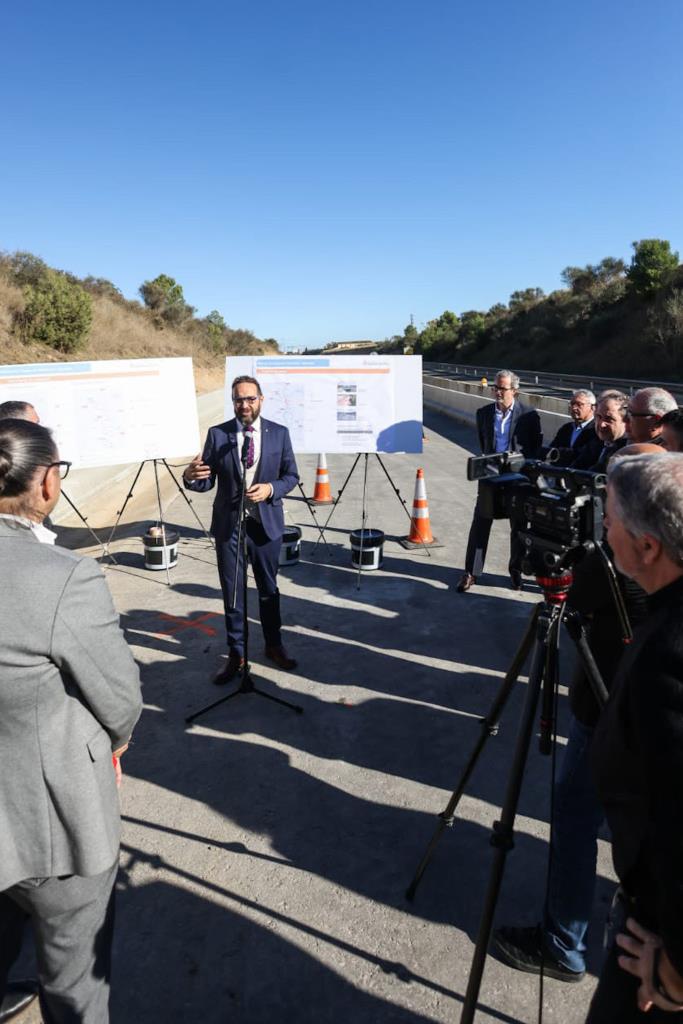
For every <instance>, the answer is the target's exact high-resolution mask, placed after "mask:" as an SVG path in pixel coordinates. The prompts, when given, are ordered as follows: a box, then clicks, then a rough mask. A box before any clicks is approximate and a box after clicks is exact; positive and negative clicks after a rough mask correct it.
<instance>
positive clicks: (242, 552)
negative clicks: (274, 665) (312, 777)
mask: <svg viewBox="0 0 683 1024" xmlns="http://www.w3.org/2000/svg"><path fill="white" fill-rule="evenodd" d="M247 448H248V442H247V443H245V444H244V446H243V450H242V486H241V489H240V510H239V519H238V526H237V548H236V550H235V577H234V579H235V585H234V588H233V592H232V599H231V602H230V610H231V611H232V610H234V608H235V607H236V606H237V580H238V576H239V573H240V566H241V570H242V630H243V633H244V663H243V665H242V669H241V677H240V685H239V686H238V687H237V689H236V690H233V691H232V693H228V694H226V695H225V697H219V698H218V700H214V701H212V702H211V704H207V705H206V707H203V708H200V709H199V711H193V712H192V714H191V715H187V717H186V718H185V721H186V722H194V720H195V719H196V718H199V716H200V715H203V714H205V713H206V712H207V711H211V709H212V708H217V707H218V705H219V704H225V702H226V701H229V700H232V699H233V697H238V696H239V695H240V694H242V693H256V694H258V696H259V697H265V698H266V700H272V701H273V702H274V703H275V704H282V705H284V707H286V708H289V709H290V711H296V712H297V714H300V715H301V714H303V710H304V709H303V708H302V707H300V706H299V705H298V704H293V703H292V702H291V701H288V700H283V699H282V697H276V696H275V695H274V694H272V693H266V691H265V690H260V689H259V688H258V686H255V685H254V679H253V677H252V674H251V667H250V665H249V616H248V614H247V564H248V548H247V516H246V505H245V493H246V487H247V472H246V469H247V467H246V459H247Z"/></svg>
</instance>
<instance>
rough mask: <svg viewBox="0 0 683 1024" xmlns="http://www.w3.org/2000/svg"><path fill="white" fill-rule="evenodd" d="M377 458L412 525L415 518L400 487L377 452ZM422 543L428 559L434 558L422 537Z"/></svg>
mask: <svg viewBox="0 0 683 1024" xmlns="http://www.w3.org/2000/svg"><path fill="white" fill-rule="evenodd" d="M375 458H376V459H377V461H378V462H379V464H380V466H381V467H382V469H383V470H384V475H385V476H386V478H387V480H388V481H389V484H390V485H391V487H393V490H394V494H395V495H396V497H397V498H398V500H399V501H400V502H401V504H402V505H403V508H404V510H405V514H406V515H407V516H408V519H409V520H410V521H411V523H412V521H413V517H412V516H411V514H410V512H409V511H408V506H407V505H406V502H405V499H404V498H403V497H402V496H401V492H400V491H399V489H398V487H397V486H396V484H395V483H394V481H393V480H392V479H391V477H390V476H389V470H388V469H387V467H386V466H385V465H384V463H383V462H382V460H381V459H380V457H379V455H378V454H377V453H376V452H375ZM420 542H421V543H422V547H423V549H424V550H425V551H426V552H427V557H428V558H431V557H432V553H431V551H430V550H429V548H428V547H427V545H426V544H425V542H424V541H423V540H422V537H420Z"/></svg>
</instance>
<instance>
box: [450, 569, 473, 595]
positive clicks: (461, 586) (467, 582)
mask: <svg viewBox="0 0 683 1024" xmlns="http://www.w3.org/2000/svg"><path fill="white" fill-rule="evenodd" d="M476 582H477V577H476V576H473V575H472V573H471V572H464V573H463V574H462V576H461V577H460V580H459V581H458V585H457V587H456V588H455V589H456V590H457V591H458V593H459V594H464V593H465V591H466V590H469V589H470V587H472V586H474V584H475V583H476Z"/></svg>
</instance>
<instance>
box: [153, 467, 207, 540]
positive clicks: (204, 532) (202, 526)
mask: <svg viewBox="0 0 683 1024" xmlns="http://www.w3.org/2000/svg"><path fill="white" fill-rule="evenodd" d="M161 462H162V463H163V465H164V466H165V467H166V469H167V470H168V472H169V473H170V474H171V479H172V480H173V483H174V484H175V485H176V487H177V488H178V491H179V492H180V496H181V497H182V498H183V499H184V500H185V503H186V504H187V505H188V507H189V509H190V511H191V512H192V515H193V516H194V517H195V519H196V520H197V522H198V523H199V525H200V526H201V528H202V532H203V534H204V536H205V537H206V539H207V540H208V541H210V543H211V546H212V547H215V546H216V545H215V544H214V541H213V537H212V536H211V534H210V533H209V531H208V530H207V528H206V527H205V526H204V523H203V522H202V521H201V519H200V518H199V516H198V515H197V510H196V509H195V507H194V505H193V504H192V499H191V498H188V496H187V492H186V491H185V488H184V487H181V486H180V483H179V482H178V479H177V477H176V475H175V473H174V472H173V470H172V469H171V467H170V466H169V464H168V462H167V461H166V459H161Z"/></svg>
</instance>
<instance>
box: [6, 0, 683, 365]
mask: <svg viewBox="0 0 683 1024" xmlns="http://www.w3.org/2000/svg"><path fill="white" fill-rule="evenodd" d="M2 21H3V38H2V42H1V43H0V47H1V49H0V53H1V55H2V113H1V114H0V119H1V122H2V126H1V127H2V139H3V143H4V145H3V147H2V148H3V156H2V161H1V163H0V248H4V249H9V250H13V249H27V250H29V251H31V252H34V253H36V254H38V255H40V256H42V257H43V258H44V259H45V260H46V261H47V262H48V263H50V264H51V265H53V266H57V267H61V268H64V269H68V270H71V271H73V272H74V273H76V274H78V275H85V274H89V273H90V274H94V275H97V276H102V277H107V278H110V279H111V280H112V281H113V282H114V283H115V284H116V285H118V286H119V287H120V288H121V289H122V290H123V292H124V293H125V294H126V295H127V296H129V297H135V296H136V294H137V288H138V286H139V284H140V283H141V282H142V281H143V280H145V279H147V278H152V277H155V276H156V275H157V274H159V273H162V272H163V273H167V274H170V275H171V276H173V277H175V278H176V279H177V280H178V281H179V282H180V283H181V284H182V285H183V288H184V290H185V296H186V299H187V301H188V302H190V303H192V305H194V306H196V307H197V308H198V311H199V313H200V314H202V315H204V314H206V313H208V312H209V311H210V310H211V309H214V308H215V309H218V310H220V311H221V312H222V313H223V315H224V316H225V319H226V321H227V322H228V323H229V324H230V325H231V326H233V327H247V328H250V329H252V330H253V331H255V333H256V334H258V335H259V336H261V337H268V336H273V337H276V338H277V339H278V340H279V341H280V343H281V344H283V345H284V346H293V345H297V344H302V345H309V346H312V345H316V344H322V343H324V342H327V341H330V340H333V339H335V340H343V339H353V338H373V339H381V338H384V337H386V336H390V335H392V334H394V333H400V332H401V331H402V330H403V327H404V325H405V324H406V323H407V322H408V320H409V317H410V314H411V313H412V314H414V317H415V322H416V323H417V325H418V326H420V325H421V324H422V323H423V322H425V321H427V320H430V319H432V318H433V317H435V316H438V315H439V314H440V313H441V312H443V310H444V309H452V310H455V311H456V312H462V311H463V310H467V309H487V308H488V307H489V306H491V305H492V304H493V303H495V302H499V301H507V299H508V297H509V295H510V293H511V292H512V291H514V290H515V289H518V288H526V287H534V286H538V287H541V288H543V289H544V290H545V291H550V290H552V289H553V288H557V287H559V286H560V277H559V275H560V271H561V270H562V268H563V267H565V266H566V265H567V264H584V263H587V262H597V261H598V260H599V259H601V258H602V257H604V256H621V257H622V258H628V257H629V255H630V251H631V250H630V244H631V242H632V241H634V240H635V239H640V238H649V237H660V238H667V239H669V240H670V241H671V243H672V245H673V246H674V248H676V249H678V250H683V212H682V210H683V206H682V202H681V182H682V181H683V173H682V172H683V168H682V166H681V164H682V160H681V156H682V153H683V141H682V140H683V132H682V131H681V128H682V125H681V107H682V103H681V97H682V96H683V80H682V79H683V75H682V73H681V67H682V65H683V62H682V61H681V40H682V38H683V4H682V3H681V2H680V0H650V2H648V3H644V2H643V0H575V2H574V3H573V4H567V3H560V2H559V0H518V2H517V3H511V2H510V0H479V2H476V3H475V2H474V0H468V2H467V3H465V2H462V0H450V2H448V0H412V2H410V3H407V2H405V0H362V2H360V0H344V2H343V3H342V2H337V0H323V2H321V0H315V2H311V0H303V2H301V0H241V2H240V3H235V2H231V0H211V2H209V0H195V2H194V3H188V2H187V0H184V2H183V3H179V2H177V0H170V2H165V3H161V2H160V0H137V2H136V3H131V2H130V0H116V3H114V2H107V0H98V2H93V0H88V3H84V2H82V0H67V2H66V3H63V4H59V3H55V2H54V0H22V2H21V3H17V4H11V5H10V6H8V7H7V9H6V10H5V12H4V14H3V19H2Z"/></svg>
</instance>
